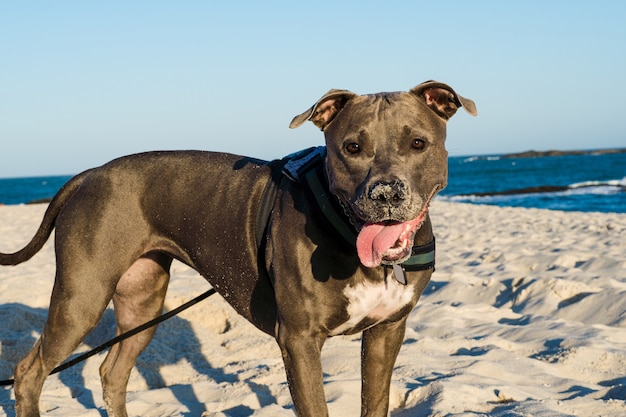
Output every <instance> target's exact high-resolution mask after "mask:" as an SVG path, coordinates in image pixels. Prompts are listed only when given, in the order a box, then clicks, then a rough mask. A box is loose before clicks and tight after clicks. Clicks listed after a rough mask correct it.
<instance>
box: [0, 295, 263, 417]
mask: <svg viewBox="0 0 626 417" xmlns="http://www.w3.org/2000/svg"><path fill="white" fill-rule="evenodd" d="M47 314H48V310H47V309H37V308H32V307H29V306H26V305H23V304H17V303H11V304H3V305H0V343H1V345H0V348H1V349H0V380H5V379H9V378H12V375H13V370H14V368H15V366H16V365H17V363H18V362H19V361H20V360H21V359H22V358H23V357H24V356H25V355H26V354H27V353H28V351H29V350H30V348H31V347H32V346H33V344H34V343H35V341H36V338H37V337H38V334H40V332H41V330H42V329H43V327H44V324H45V321H46V317H47ZM172 335H175V337H172ZM113 337H115V316H114V313H113V310H112V309H110V308H109V309H107V310H106V311H105V314H104V316H103V317H102V319H101V320H100V323H99V324H98V326H97V327H96V328H95V329H94V330H93V331H92V332H91V333H90V334H89V335H88V336H87V337H86V338H85V340H84V341H83V343H84V345H86V346H88V347H89V349H92V348H94V347H97V346H100V345H101V344H103V343H105V342H107V341H108V340H110V339H112V338H113ZM77 355H78V354H76V353H75V354H73V355H72V356H70V358H68V359H72V358H73V357H75V356H77ZM88 360H93V358H91V359H88ZM102 360H103V359H102ZM180 361H186V362H187V363H188V364H189V365H190V366H191V367H192V368H193V369H194V370H195V371H196V372H197V373H199V374H202V375H206V376H208V377H209V378H210V379H212V380H213V381H215V382H216V383H217V384H219V383H222V382H226V383H233V382H236V381H239V378H238V377H237V375H235V374H227V373H224V371H223V370H222V369H221V368H213V367H212V366H211V364H210V363H209V362H208V361H207V359H206V357H205V356H204V355H203V354H202V351H201V346H200V342H199V341H198V339H197V337H196V335H195V333H194V331H193V329H192V328H191V325H190V323H189V322H188V321H187V320H184V319H182V318H180V317H173V318H171V319H169V320H167V321H165V322H163V323H161V324H159V327H158V329H157V331H156V334H155V335H154V338H153V339H152V341H151V342H150V344H149V345H148V347H147V348H146V349H145V351H144V352H143V353H142V354H141V355H140V356H139V358H138V359H137V362H136V364H135V370H134V371H133V372H139V374H140V375H141V376H142V378H143V379H144V380H145V382H146V384H147V385H148V388H149V389H159V388H165V387H167V384H166V382H165V380H164V377H163V375H162V373H161V368H162V367H164V366H167V365H173V364H176V363H179V362H180ZM98 366H99V364H98ZM84 367H85V362H81V363H79V364H77V365H75V366H73V367H71V368H68V369H66V370H64V371H61V372H60V373H59V379H60V380H61V381H62V382H63V383H64V384H65V385H66V386H67V387H68V388H69V389H70V391H71V396H72V398H74V400H75V401H78V402H79V403H80V404H82V405H83V406H84V407H85V408H87V409H99V408H98V406H97V405H96V404H95V401H94V397H93V393H92V391H91V390H90V389H89V388H86V387H85V380H84V378H83V370H84ZM99 383H100V381H99V378H98V384H99ZM169 389H170V391H171V392H172V394H173V395H174V396H175V397H176V399H177V400H178V401H179V402H180V403H181V404H184V405H185V406H186V407H187V409H188V410H189V411H188V412H187V413H185V414H184V415H188V416H199V415H202V413H204V412H205V411H207V410H206V407H205V405H204V404H203V403H202V402H200V401H199V400H198V398H197V397H196V395H195V393H194V391H193V389H192V387H191V385H189V384H181V385H173V386H171V385H170V386H169ZM11 390H12V386H5V387H1V388H0V407H1V409H2V410H3V411H4V413H5V414H6V415H7V416H10V417H11V416H15V404H14V400H12V398H11V397H12V395H11ZM251 390H252V392H257V391H258V387H254V386H253V387H251ZM259 395H260V396H264V395H263V393H259ZM259 400H260V402H261V403H265V402H267V401H264V399H263V398H259ZM99 410H100V414H101V415H102V416H106V412H105V411H104V410H103V409H101V408H100V409H99ZM238 415H241V416H242V417H244V416H246V415H250V414H238Z"/></svg>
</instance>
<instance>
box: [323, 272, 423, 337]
mask: <svg viewBox="0 0 626 417" xmlns="http://www.w3.org/2000/svg"><path fill="white" fill-rule="evenodd" d="M414 291H415V289H414V287H413V285H402V284H400V283H398V282H397V281H396V280H395V279H394V278H393V277H388V279H387V280H386V281H384V282H380V283H370V282H363V283H359V284H356V285H354V286H348V287H346V288H345V290H344V291H343V295H344V296H345V298H346V299H347V306H346V312H347V313H348V320H347V321H346V322H344V323H343V324H341V325H340V326H339V327H337V328H335V329H333V331H332V332H331V334H332V335H338V334H342V333H344V332H346V331H348V330H350V329H353V328H355V327H356V326H357V325H358V324H359V323H361V322H362V321H363V320H366V319H367V320H368V321H371V322H373V324H376V323H379V322H381V321H383V320H385V319H387V318H389V317H390V316H392V315H393V314H395V313H397V312H398V311H400V310H401V309H402V308H403V307H405V306H406V305H408V304H409V303H411V301H412V300H413V295H414Z"/></svg>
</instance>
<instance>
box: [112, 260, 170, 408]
mask: <svg viewBox="0 0 626 417" xmlns="http://www.w3.org/2000/svg"><path fill="white" fill-rule="evenodd" d="M171 263H172V259H171V257H169V256H168V255H165V254H161V253H149V254H147V255H144V256H142V257H141V258H139V259H138V260H137V261H136V262H135V263H134V264H133V265H132V266H131V267H130V269H129V270H128V271H127V272H126V273H125V274H124V275H123V276H122V279H121V280H120V281H119V282H118V284H117V287H116V289H115V294H114V295H113V304H114V307H115V318H116V322H117V334H118V335H119V334H121V333H124V332H127V331H129V330H132V329H134V328H136V327H138V326H140V325H142V324H144V323H146V322H148V321H150V320H152V319H154V318H155V317H157V316H159V315H160V314H161V312H162V310H163V301H164V299H165V293H166V291H167V285H168V283H169V268H170V265H171ZM155 331H156V326H154V327H151V328H149V329H146V330H144V331H143V332H141V333H138V334H136V335H134V336H132V337H130V338H128V339H126V340H123V341H122V342H120V343H119V344H117V345H114V346H113V347H112V348H111V350H110V351H109V354H108V355H107V357H106V359H105V360H104V362H103V363H102V365H101V366H100V378H101V380H102V389H103V397H104V402H105V404H106V408H107V412H108V413H109V416H115V417H126V415H127V414H126V386H127V384H128V379H129V377H130V372H131V370H132V368H133V365H134V364H135V361H136V359H137V357H138V356H139V354H140V353H141V352H142V351H143V350H144V349H145V348H146V346H147V345H148V343H150V340H151V339H152V336H153V335H154V332H155Z"/></svg>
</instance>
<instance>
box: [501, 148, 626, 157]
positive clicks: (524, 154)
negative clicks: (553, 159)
mask: <svg viewBox="0 0 626 417" xmlns="http://www.w3.org/2000/svg"><path fill="white" fill-rule="evenodd" d="M617 153H626V148H622V149H593V150H587V151H557V150H550V151H526V152H519V153H509V154H505V155H502V158H543V157H546V156H565V155H609V154H617Z"/></svg>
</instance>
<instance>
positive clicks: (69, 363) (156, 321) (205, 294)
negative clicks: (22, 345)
mask: <svg viewBox="0 0 626 417" xmlns="http://www.w3.org/2000/svg"><path fill="white" fill-rule="evenodd" d="M216 292H217V291H215V289H213V288H211V289H210V290H208V291H205V292H203V293H202V294H200V295H199V296H197V297H196V298H194V299H193V300H189V301H187V302H186V303H185V304H183V305H181V306H180V307H177V308H175V309H174V310H172V311H168V312H167V313H165V314H163V315H161V316H159V317H157V318H155V319H152V320H150V321H148V322H146V323H144V324H142V325H141V326H139V327H136V328H134V329H132V330H129V331H127V332H126V333H122V334H121V335H119V336H116V337H115V338H113V339H111V340H109V341H108V342H106V343H104V344H102V345H100V346H98V347H95V348H93V349H92V350H90V351H89V352H85V353H83V354H82V355H78V356H77V357H75V358H74V359H72V360H69V361H67V362H65V363H62V364H61V365H59V366H57V367H56V368H54V369H53V370H52V372H50V375H52V374H56V373H58V372H61V371H64V370H66V369H67V368H70V367H72V366H74V365H76V364H77V363H80V362H82V361H84V360H86V359H88V358H90V357H92V356H93V355H96V354H98V353H100V352H102V351H103V350H106V349H108V348H110V347H111V346H113V345H115V344H117V343H119V342H121V341H122V340H126V339H128V338H129V337H132V336H134V335H136V334H137V333H140V332H143V331H144V330H146V329H149V328H150V327H153V326H156V325H157V324H159V323H161V322H163V321H165V320H167V319H169V318H172V317H174V316H175V315H177V314H178V313H180V312H181V311H184V310H186V309H188V308H189V307H191V306H193V305H195V304H197V303H199V302H200V301H202V300H204V299H206V298H208V297H210V296H212V295H213V294H215V293H216ZM13 382H14V380H13V379H6V380H4V381H0V386H7V385H13Z"/></svg>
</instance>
